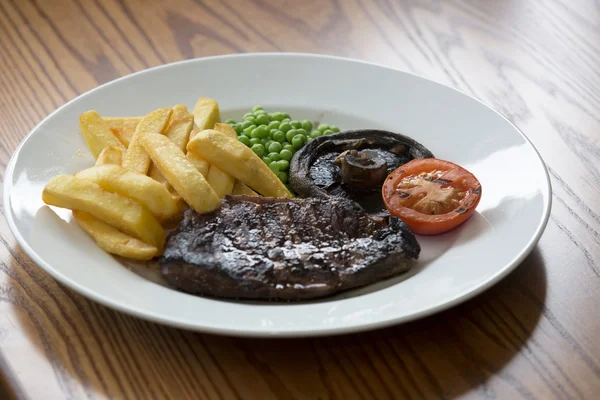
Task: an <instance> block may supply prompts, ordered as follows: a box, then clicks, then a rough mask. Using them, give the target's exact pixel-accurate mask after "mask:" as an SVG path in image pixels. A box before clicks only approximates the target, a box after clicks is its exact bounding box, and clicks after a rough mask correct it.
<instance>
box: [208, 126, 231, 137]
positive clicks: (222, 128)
mask: <svg viewBox="0 0 600 400" xmlns="http://www.w3.org/2000/svg"><path fill="white" fill-rule="evenodd" d="M208 129H210V128H208ZM214 130H215V131H218V132H223V133H224V134H226V135H227V136H229V137H230V138H233V139H237V133H236V131H235V129H233V128H232V127H231V125H229V124H221V123H216V124H215V127H214Z"/></svg>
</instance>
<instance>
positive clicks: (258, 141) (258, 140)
mask: <svg viewBox="0 0 600 400" xmlns="http://www.w3.org/2000/svg"><path fill="white" fill-rule="evenodd" d="M255 144H260V139H259V138H254V137H253V138H250V146H254V145H255Z"/></svg>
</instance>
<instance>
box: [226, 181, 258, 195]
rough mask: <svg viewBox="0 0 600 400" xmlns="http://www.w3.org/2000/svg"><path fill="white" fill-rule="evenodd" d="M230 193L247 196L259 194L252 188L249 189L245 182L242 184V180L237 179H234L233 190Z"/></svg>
mask: <svg viewBox="0 0 600 400" xmlns="http://www.w3.org/2000/svg"><path fill="white" fill-rule="evenodd" d="M231 194H235V195H240V194H245V195H247V196H260V195H259V194H258V193H256V192H255V191H254V190H252V189H250V188H249V187H248V186H247V185H246V184H244V183H243V182H241V181H238V180H236V181H235V183H234V184H233V190H232V191H231Z"/></svg>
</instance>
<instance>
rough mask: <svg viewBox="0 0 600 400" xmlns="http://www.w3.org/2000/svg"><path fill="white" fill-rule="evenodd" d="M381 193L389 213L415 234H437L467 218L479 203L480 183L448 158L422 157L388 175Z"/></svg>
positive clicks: (454, 226)
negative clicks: (447, 159)
mask: <svg viewBox="0 0 600 400" xmlns="http://www.w3.org/2000/svg"><path fill="white" fill-rule="evenodd" d="M382 195H383V200H384V201H385V205H386V207H387V209H388V210H389V212H390V213H391V214H392V215H394V216H396V217H398V218H400V219H401V220H403V221H404V222H406V224H407V225H408V227H409V228H410V229H411V230H412V231H413V232H414V233H418V234H421V235H437V234H439V233H443V232H446V231H449V230H451V229H453V228H456V227H457V226H458V225H460V224H462V223H463V222H465V221H466V220H467V219H469V217H470V216H471V215H472V214H473V212H475V207H477V204H479V199H480V198H481V184H480V183H479V181H478V180H477V178H475V176H474V175H473V174H472V173H470V172H469V171H467V170H466V169H464V168H463V167H461V166H459V165H456V164H454V163H451V162H450V161H444V160H439V159H437V158H421V159H416V160H412V161H410V162H408V163H406V164H404V165H403V166H401V167H399V168H398V169H396V170H395V171H394V172H392V173H391V174H389V175H388V177H387V178H386V179H385V182H384V183H383V188H382Z"/></svg>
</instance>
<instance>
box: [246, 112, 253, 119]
mask: <svg viewBox="0 0 600 400" xmlns="http://www.w3.org/2000/svg"><path fill="white" fill-rule="evenodd" d="M248 118H254V114H252V113H251V112H249V113H246V114H244V119H248Z"/></svg>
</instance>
